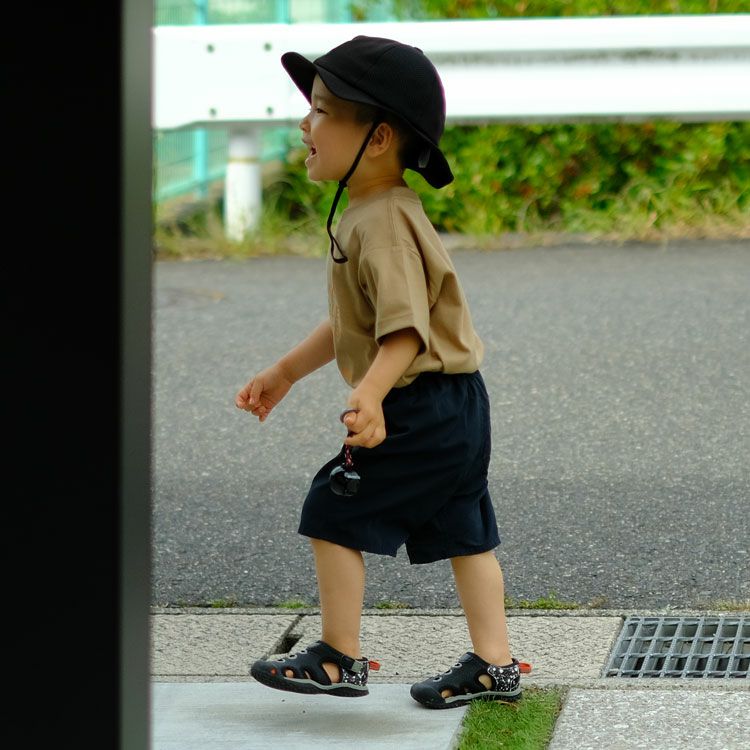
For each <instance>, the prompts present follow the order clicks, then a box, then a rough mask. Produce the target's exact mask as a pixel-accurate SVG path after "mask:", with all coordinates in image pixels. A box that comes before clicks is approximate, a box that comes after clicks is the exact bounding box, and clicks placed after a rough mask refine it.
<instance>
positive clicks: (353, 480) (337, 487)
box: [328, 409, 360, 497]
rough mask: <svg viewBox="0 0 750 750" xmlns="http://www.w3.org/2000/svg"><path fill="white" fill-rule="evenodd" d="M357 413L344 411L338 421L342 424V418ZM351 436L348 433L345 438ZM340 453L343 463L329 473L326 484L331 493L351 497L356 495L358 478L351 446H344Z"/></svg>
mask: <svg viewBox="0 0 750 750" xmlns="http://www.w3.org/2000/svg"><path fill="white" fill-rule="evenodd" d="M357 411H358V410H357V409H345V410H344V411H342V412H341V415H340V416H339V420H341V422H342V423H343V421H344V417H345V416H346V415H347V414H351V413H354V414H356V413H357ZM353 434H354V433H353V432H351V431H349V432H348V433H347V437H351V436H352V435H353ZM342 453H343V456H344V458H343V461H342V462H341V463H340V464H339V465H338V466H335V467H334V468H333V469H332V470H331V473H330V474H329V475H328V483H329V485H330V487H331V492H333V493H335V494H336V495H343V496H344V497H352V496H353V495H356V494H357V490H358V489H359V480H360V477H359V474H358V473H357V472H356V471H355V469H354V460H353V459H352V447H351V445H344V447H343V450H342Z"/></svg>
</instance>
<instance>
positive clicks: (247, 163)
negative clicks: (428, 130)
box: [152, 14, 750, 239]
mask: <svg viewBox="0 0 750 750" xmlns="http://www.w3.org/2000/svg"><path fill="white" fill-rule="evenodd" d="M358 34H367V35H369V36H381V37H387V38H390V39H397V40H398V41H401V42H404V43H407V44H413V45H415V46H416V47H419V48H420V49H422V50H423V51H424V52H425V54H426V55H427V56H428V57H429V58H430V59H431V60H432V61H433V63H434V64H435V67H436V68H437V69H438V71H439V73H440V76H441V78H442V80H443V85H444V88H445V96H446V102H447V124H449V125H450V124H459V123H461V124H481V123H492V122H519V123H532V122H596V121H647V120H657V119H661V120H664V119H668V120H675V121H682V122H690V121H693V122H700V121H711V120H750V14H726V15H701V16H617V17H596V18H562V19H556V18H555V19H551V18H543V19H536V18H535V19H506V20H488V21H473V20H460V21H420V22H399V23H395V22H394V23H358V24H239V25H222V26H157V27H154V28H153V67H152V71H153V82H152V91H153V107H152V127H153V128H154V129H158V130H170V129H178V128H188V127H189V128H195V127H204V128H208V127H221V128H223V129H228V130H229V153H228V162H227V171H226V179H225V186H224V199H225V200H224V221H225V229H226V232H227V235H228V236H230V237H232V238H234V239H240V238H242V236H243V235H244V234H245V233H246V232H247V231H248V230H250V229H252V228H253V227H254V226H255V224H256V221H257V219H258V216H259V213H260V208H261V165H260V163H259V154H260V133H261V129H262V128H263V127H264V126H268V125H274V126H278V125H282V124H287V125H289V124H297V123H298V122H299V121H300V119H301V118H302V117H304V115H305V113H306V112H307V103H306V101H305V100H304V97H303V96H302V95H301V94H300V92H299V90H298V89H297V88H296V86H295V85H294V84H293V83H292V81H291V79H290V78H289V76H288V75H287V74H286V72H285V71H284V69H283V67H282V66H281V62H280V57H281V55H282V54H283V53H284V52H286V51H289V50H293V51H295V52H300V53H301V54H303V55H305V56H306V57H309V58H310V59H314V58H315V57H317V56H319V55H322V54H323V53H325V52H327V51H328V50H329V49H331V48H332V47H335V46H336V45H337V44H340V43H342V42H344V41H346V40H347V39H351V38H352V37H354V36H356V35H358Z"/></svg>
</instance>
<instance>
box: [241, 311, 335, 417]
mask: <svg viewBox="0 0 750 750" xmlns="http://www.w3.org/2000/svg"><path fill="white" fill-rule="evenodd" d="M333 358H334V351H333V331H332V329H331V323H330V321H329V320H324V321H323V322H322V323H320V325H318V326H317V328H315V329H314V330H313V331H312V333H310V335H309V336H307V338H305V339H304V340H303V341H301V342H300V343H299V344H297V346H295V347H294V348H293V349H291V350H290V351H289V352H287V353H286V354H285V355H284V356H283V357H281V359H279V360H278V361H277V362H275V363H274V364H272V365H271V366H270V367H268V368H266V369H265V370H262V371H261V372H259V373H258V374H257V375H255V376H254V377H252V378H251V379H250V380H249V381H248V382H247V383H246V384H245V385H244V386H243V387H242V388H241V389H240V390H239V391H238V392H237V395H236V396H235V399H234V403H235V406H236V407H237V408H238V409H244V410H245V411H249V412H250V413H251V414H253V415H255V416H256V417H258V419H259V420H260V421H261V422H265V420H266V419H267V417H268V415H269V414H270V413H271V410H272V409H273V408H274V407H275V406H276V404H278V403H279V401H281V399H282V398H284V396H286V394H287V393H289V389H290V388H291V387H292V386H293V385H294V384H295V383H296V382H297V381H298V380H301V379H302V378H304V377H305V375H309V374H310V373H311V372H313V371H314V370H317V369H318V368H320V367H323V365H327V364H328V363H329V362H330V361H331V360H332V359H333Z"/></svg>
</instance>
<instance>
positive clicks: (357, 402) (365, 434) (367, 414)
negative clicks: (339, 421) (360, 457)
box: [344, 328, 422, 448]
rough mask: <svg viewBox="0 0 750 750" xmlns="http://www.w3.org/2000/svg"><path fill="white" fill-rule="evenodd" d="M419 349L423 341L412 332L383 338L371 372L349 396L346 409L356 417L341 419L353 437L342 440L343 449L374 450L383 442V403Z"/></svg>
mask: <svg viewBox="0 0 750 750" xmlns="http://www.w3.org/2000/svg"><path fill="white" fill-rule="evenodd" d="M421 345H422V339H421V338H420V336H419V334H418V333H417V332H416V330H415V329H414V328H405V329H403V330H401V331H395V332H394V333H390V334H388V335H387V336H384V337H383V339H382V341H381V342H380V349H379V350H378V353H377V355H376V356H375V359H374V360H373V363H372V364H371V365H370V369H369V370H368V371H367V374H366V375H365V377H364V378H363V379H362V382H361V383H360V384H359V385H358V386H357V387H356V388H355V389H354V390H353V391H352V393H351V395H350V396H349V407H350V408H352V409H357V410H358V413H356V414H355V413H350V414H347V415H346V416H345V417H344V424H345V425H346V426H347V428H348V429H349V431H350V432H353V433H355V434H354V435H352V436H351V437H347V438H346V439H345V440H344V443H345V444H346V445H361V446H363V447H364V448H374V447H375V446H376V445H378V444H379V443H382V442H383V440H385V418H384V417H383V399H384V398H385V397H386V395H387V394H388V391H390V390H391V388H393V385H394V383H396V381H397V380H398V379H399V378H400V377H401V376H402V375H403V374H404V373H405V372H406V370H407V368H408V367H409V365H410V364H411V363H412V362H413V361H414V357H416V356H417V353H418V352H419V349H420V347H421Z"/></svg>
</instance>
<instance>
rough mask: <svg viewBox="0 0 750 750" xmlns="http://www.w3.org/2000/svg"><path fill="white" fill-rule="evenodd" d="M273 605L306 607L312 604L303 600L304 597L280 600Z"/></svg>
mask: <svg viewBox="0 0 750 750" xmlns="http://www.w3.org/2000/svg"><path fill="white" fill-rule="evenodd" d="M273 606H274V607H278V608H279V609H306V608H308V607H310V606H311V605H310V604H308V603H307V602H304V601H302V599H287V600H286V601H283V602H279V603H278V604H274V605H273Z"/></svg>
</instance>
